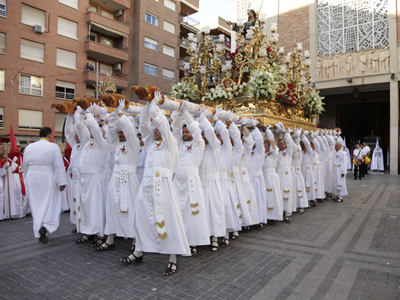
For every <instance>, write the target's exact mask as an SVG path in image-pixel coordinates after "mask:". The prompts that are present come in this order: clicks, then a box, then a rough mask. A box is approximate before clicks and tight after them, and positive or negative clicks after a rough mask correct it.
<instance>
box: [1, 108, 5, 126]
mask: <svg viewBox="0 0 400 300" xmlns="http://www.w3.org/2000/svg"><path fill="white" fill-rule="evenodd" d="M0 128H4V107H0Z"/></svg>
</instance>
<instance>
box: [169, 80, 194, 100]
mask: <svg viewBox="0 0 400 300" xmlns="http://www.w3.org/2000/svg"><path fill="white" fill-rule="evenodd" d="M197 90H198V87H197V85H193V86H192V85H191V84H190V83H187V82H178V83H177V84H174V83H171V93H170V96H171V97H173V98H175V99H181V100H192V101H193V100H195V99H196V96H197Z"/></svg>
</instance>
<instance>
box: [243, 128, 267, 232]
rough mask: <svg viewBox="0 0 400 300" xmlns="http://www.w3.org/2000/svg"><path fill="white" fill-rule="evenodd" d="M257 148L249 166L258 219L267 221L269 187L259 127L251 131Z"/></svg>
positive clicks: (261, 221)
mask: <svg viewBox="0 0 400 300" xmlns="http://www.w3.org/2000/svg"><path fill="white" fill-rule="evenodd" d="M251 136H252V137H253V139H254V142H255V144H256V148H255V149H253V151H252V152H251V159H250V165H249V167H248V170H249V174H250V178H251V182H252V183H253V187H254V191H255V192H256V198H257V206H258V219H259V221H260V223H264V224H265V223H267V219H268V216H267V195H266V194H267V189H266V187H265V181H264V174H263V170H262V168H263V165H264V159H265V157H264V156H265V148H264V140H263V138H262V136H261V133H260V131H259V130H258V128H255V129H254V130H253V131H252V132H251Z"/></svg>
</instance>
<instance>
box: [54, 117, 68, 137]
mask: <svg viewBox="0 0 400 300" xmlns="http://www.w3.org/2000/svg"><path fill="white" fill-rule="evenodd" d="M65 117H66V114H61V113H56V122H55V126H54V131H58V132H62V130H63V127H64V120H65Z"/></svg>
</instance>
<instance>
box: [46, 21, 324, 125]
mask: <svg viewBox="0 0 400 300" xmlns="http://www.w3.org/2000/svg"><path fill="white" fill-rule="evenodd" d="M265 21H266V15H264V14H261V15H260V16H259V17H257V18H256V21H255V22H254V26H248V25H249V24H247V26H246V23H245V22H243V21H239V22H238V23H237V24H236V27H238V28H239V30H238V34H237V38H236V44H237V48H236V50H235V52H233V53H230V54H229V58H226V53H225V49H224V48H223V46H222V43H223V41H224V40H225V38H224V35H220V38H219V42H217V43H214V42H213V39H212V38H211V37H210V36H209V33H210V29H209V28H207V27H205V28H204V29H203V30H202V32H203V33H204V39H203V40H202V41H201V42H200V43H198V44H197V43H195V42H194V41H195V37H194V35H193V34H192V33H189V36H188V39H189V41H190V42H191V44H190V47H189V48H188V50H187V53H188V54H189V55H190V62H187V63H185V65H184V70H185V77H184V78H183V79H182V80H181V82H178V83H176V84H172V85H171V92H170V94H169V95H163V99H162V100H161V101H160V103H159V104H158V105H159V106H160V107H161V108H163V109H165V110H166V111H168V114H170V112H171V111H175V110H177V109H178V108H179V106H180V103H182V101H189V102H191V104H190V105H189V107H190V109H189V110H190V112H191V113H195V112H197V111H199V110H200V109H201V108H203V107H204V108H206V109H207V110H209V111H210V112H211V113H212V114H214V113H215V111H216V109H220V110H221V111H232V112H233V113H234V114H235V116H236V119H241V118H242V117H243V116H245V117H246V118H253V119H257V120H258V122H259V124H260V125H264V126H266V125H268V124H269V125H271V126H273V124H275V123H277V122H282V123H283V125H284V126H285V127H291V128H303V129H306V130H309V131H310V130H315V129H316V124H315V122H314V119H315V116H316V114H321V113H322V112H323V111H324V109H323V105H324V104H323V102H322V100H323V98H322V97H320V96H319V93H318V92H316V91H314V90H313V89H312V87H311V82H312V78H311V73H310V65H311V61H310V52H309V51H308V50H306V51H303V46H302V44H301V43H295V44H294V47H293V50H292V51H291V52H288V53H287V54H284V53H285V51H284V49H283V47H279V48H278V37H279V35H278V33H277V25H276V24H275V23H272V24H271V38H270V39H269V40H267V37H266V34H265V31H264V26H265ZM245 27H247V30H246V29H245ZM108 76H109V78H108V81H107V82H101V83H100V84H99V85H98V86H97V87H96V88H97V92H98V95H99V96H98V99H94V98H91V97H88V98H84V99H79V98H75V99H74V101H73V102H64V103H63V104H53V105H52V107H54V108H56V109H57V110H58V111H60V112H63V113H73V112H74V111H75V109H76V106H77V105H79V106H80V107H82V108H83V109H86V108H88V107H89V106H90V105H91V103H96V104H98V105H99V106H101V107H103V108H104V109H103V110H101V111H99V112H98V113H102V112H103V113H105V112H107V111H108V112H110V111H113V110H114V108H115V107H117V106H118V100H120V99H124V100H125V110H126V112H128V113H130V114H133V115H134V114H137V113H139V112H140V110H141V107H142V106H143V105H141V104H138V103H133V102H129V101H128V100H127V99H126V98H125V97H124V96H122V95H119V94H116V93H115V86H114V84H113V83H112V79H111V74H109V75H108ZM210 82H212V83H213V85H214V87H212V88H209V83H210ZM131 90H132V92H134V93H136V95H137V96H138V98H139V99H141V100H145V101H150V100H152V99H153V97H154V93H155V91H159V89H158V88H157V87H154V86H145V87H139V86H133V87H132V89H131Z"/></svg>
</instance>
